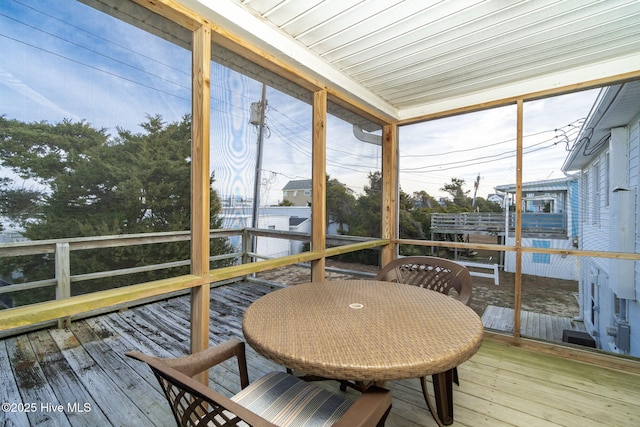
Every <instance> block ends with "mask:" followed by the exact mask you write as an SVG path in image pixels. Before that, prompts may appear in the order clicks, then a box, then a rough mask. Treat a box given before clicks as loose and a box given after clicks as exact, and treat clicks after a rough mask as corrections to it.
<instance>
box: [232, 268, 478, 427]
mask: <svg viewBox="0 0 640 427" xmlns="http://www.w3.org/2000/svg"><path fill="white" fill-rule="evenodd" d="M242 329H243V333H244V336H245V339H246V341H247V343H248V344H249V345H250V346H251V347H252V348H254V349H255V350H256V352H258V353H259V354H261V355H263V356H265V357H266V358H268V359H270V360H272V361H274V362H276V363H279V364H281V365H283V366H286V367H287V368H291V369H296V370H300V371H303V372H305V373H307V374H309V375H314V376H319V377H324V378H331V379H337V380H350V381H363V382H384V381H388V380H397V379H406V378H423V377H425V376H427V375H433V383H434V390H435V397H436V403H437V407H438V415H440V420H441V421H442V423H443V424H451V423H452V422H453V404H452V388H453V385H452V370H453V368H454V367H456V366H458V365H459V364H461V363H462V362H464V361H465V360H467V359H469V358H470V357H471V356H473V355H474V354H475V353H476V351H477V350H478V348H479V347H480V345H481V343H482V336H483V326H482V321H481V320H480V318H479V316H478V315H477V314H476V313H475V312H474V311H473V310H471V309H470V308H469V307H467V306H466V305H464V304H462V303H461V302H459V301H457V300H455V299H454V298H451V297H448V296H446V295H443V294H440V293H438V292H434V291H431V290H427V289H423V288H420V287H417V286H411V285H406V284H401V283H393V282H383V281H375V280H334V281H324V282H317V283H304V284H300V285H293V286H290V287H287V288H283V289H279V290H277V291H274V292H271V293H269V294H267V295H265V296H263V297H261V298H260V299H258V300H257V301H255V302H254V303H253V304H251V305H250V306H249V308H248V309H247V310H246V312H245V314H244V318H243V322H242ZM424 385H426V384H424V383H423V388H424ZM424 392H425V399H427V403H428V404H429V406H430V407H431V405H430V402H429V400H428V395H427V393H426V388H425V389H424ZM432 412H433V411H432ZM433 415H434V417H435V415H436V414H433ZM436 421H439V420H438V419H437V418H436Z"/></svg>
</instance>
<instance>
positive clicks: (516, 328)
mask: <svg viewBox="0 0 640 427" xmlns="http://www.w3.org/2000/svg"><path fill="white" fill-rule="evenodd" d="M517 108H518V109H517V124H516V232H515V239H516V241H515V247H516V274H515V284H514V302H513V308H514V309H513V316H514V318H513V335H514V336H515V337H516V338H520V310H521V307H522V155H523V153H522V147H523V141H522V138H523V135H522V132H523V120H524V100H523V99H522V98H520V99H518V104H517Z"/></svg>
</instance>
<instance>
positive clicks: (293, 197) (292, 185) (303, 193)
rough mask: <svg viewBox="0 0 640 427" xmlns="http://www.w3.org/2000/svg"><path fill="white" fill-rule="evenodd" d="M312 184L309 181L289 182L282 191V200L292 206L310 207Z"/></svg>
mask: <svg viewBox="0 0 640 427" xmlns="http://www.w3.org/2000/svg"><path fill="white" fill-rule="evenodd" d="M312 188H313V184H312V181H311V180H310V179H300V180H297V181H289V182H288V183H287V185H285V186H284V188H283V189H282V198H283V200H287V201H289V202H291V203H293V206H311V195H312Z"/></svg>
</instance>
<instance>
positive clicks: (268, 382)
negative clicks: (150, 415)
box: [127, 339, 391, 427]
mask: <svg viewBox="0 0 640 427" xmlns="http://www.w3.org/2000/svg"><path fill="white" fill-rule="evenodd" d="M127 356H129V357H132V358H134V359H137V360H140V361H142V362H145V363H147V364H148V365H149V367H150V368H151V370H152V371H153V373H154V374H155V376H156V378H157V379H158V381H159V382H160V385H161V387H162V390H163V391H164V394H165V396H166V398H167V400H168V401H169V403H170V405H171V409H172V411H173V414H174V416H175V418H176V421H177V422H178V425H180V426H236V425H243V426H246V425H250V426H293V425H295V426H307V425H333V426H343V427H352V426H383V425H384V422H385V420H386V418H387V415H388V414H389V411H390V410H391V393H390V392H389V391H388V390H385V389H382V388H378V387H373V388H371V389H370V390H368V391H367V392H366V393H364V394H362V395H361V396H360V397H359V398H358V399H357V400H356V401H352V400H349V399H346V398H343V397H341V396H338V395H337V394H334V393H331V392H330V391H327V390H325V389H322V388H320V387H318V386H316V385H312V384H309V383H306V382H304V381H302V380H300V379H299V378H296V377H294V376H292V375H289V374H287V373H285V372H272V373H270V374H267V375H265V376H264V377H262V378H260V379H259V380H257V381H254V382H253V383H252V384H251V385H250V384H249V378H248V374H247V362H246V356H245V344H244V342H242V341H239V340H236V339H232V340H229V341H226V342H224V343H221V344H219V345H217V346H214V347H210V348H208V349H207V350H203V351H201V352H199V353H195V354H192V355H189V356H185V357H179V358H175V359H162V358H157V357H151V356H147V355H145V354H142V353H140V352H129V353H127ZM234 356H235V357H236V358H237V361H238V371H239V374H240V387H241V389H242V390H241V391H240V392H239V393H238V394H236V395H235V396H233V397H231V398H229V397H227V396H225V395H223V394H220V393H218V392H216V391H214V390H212V389H210V388H209V387H207V386H205V385H203V384H202V383H200V382H198V381H196V380H195V379H194V378H192V377H193V376H195V375H197V374H199V373H201V372H204V371H206V370H208V369H210V368H211V367H213V366H215V365H217V364H219V363H221V362H223V361H225V360H227V359H230V358H232V357H234Z"/></svg>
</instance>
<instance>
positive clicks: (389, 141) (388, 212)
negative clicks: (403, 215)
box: [381, 124, 399, 266]
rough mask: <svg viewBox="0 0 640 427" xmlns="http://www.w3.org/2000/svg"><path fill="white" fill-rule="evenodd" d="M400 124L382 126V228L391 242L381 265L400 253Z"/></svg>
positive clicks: (383, 253)
mask: <svg viewBox="0 0 640 427" xmlns="http://www.w3.org/2000/svg"><path fill="white" fill-rule="evenodd" d="M398 167H399V164H398V126H396V125H395V124H389V125H386V126H384V127H383V128H382V224H381V226H382V230H381V233H382V234H381V236H382V238H383V239H388V240H389V241H390V242H391V243H389V244H388V245H386V246H385V247H383V248H382V260H381V265H383V266H384V265H386V264H388V263H389V262H390V261H391V260H393V259H395V257H396V255H397V253H398V244H397V243H396V239H397V238H398V188H399V184H398V179H399V178H398Z"/></svg>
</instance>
